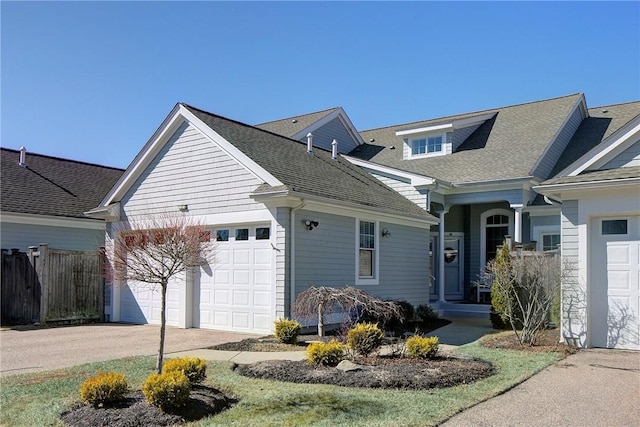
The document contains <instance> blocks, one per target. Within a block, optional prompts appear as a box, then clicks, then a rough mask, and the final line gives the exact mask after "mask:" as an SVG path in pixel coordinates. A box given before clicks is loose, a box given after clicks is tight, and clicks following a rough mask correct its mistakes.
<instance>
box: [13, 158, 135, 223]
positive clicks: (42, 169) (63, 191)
mask: <svg viewBox="0 0 640 427" xmlns="http://www.w3.org/2000/svg"><path fill="white" fill-rule="evenodd" d="M0 154H1V155H0V158H1V165H2V170H1V174H2V175H1V176H2V186H1V189H0V194H1V197H0V210H1V211H2V212H11V213H18V214H32V215H47V216H59V217H70V218H84V219H86V217H85V216H84V215H83V212H85V211H87V210H89V209H91V208H93V207H95V206H97V205H98V203H100V200H102V198H103V197H104V196H105V194H107V192H108V191H109V189H110V188H111V187H112V186H113V185H114V184H115V183H116V181H118V179H119V178H120V176H121V175H122V173H123V172H124V170H122V169H117V168H112V167H107V166H100V165H95V164H91V163H84V162H78V161H75V160H68V159H60V158H57V157H50V156H45V155H42V154H35V153H29V152H27V153H26V161H25V163H26V166H25V167H21V166H20V164H19V163H20V152H19V151H18V150H11V149H7V148H2V149H0Z"/></svg>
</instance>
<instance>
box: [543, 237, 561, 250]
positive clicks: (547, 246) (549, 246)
mask: <svg viewBox="0 0 640 427" xmlns="http://www.w3.org/2000/svg"><path fill="white" fill-rule="evenodd" d="M540 237H541V238H542V250H543V251H554V250H556V249H557V248H558V245H559V244H560V233H542V234H541V236H540Z"/></svg>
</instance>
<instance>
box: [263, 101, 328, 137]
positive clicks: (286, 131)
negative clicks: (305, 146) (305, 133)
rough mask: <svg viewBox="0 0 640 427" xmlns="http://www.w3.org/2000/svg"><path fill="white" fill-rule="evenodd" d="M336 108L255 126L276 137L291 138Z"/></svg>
mask: <svg viewBox="0 0 640 427" xmlns="http://www.w3.org/2000/svg"><path fill="white" fill-rule="evenodd" d="M337 109H338V107H334V108H329V109H327V110H322V111H316V112H315V113H309V114H303V115H301V116H294V117H287V118H286V119H280V120H274V121H272V122H266V123H261V124H259V125H256V127H257V128H260V129H263V130H266V131H269V132H273V133H277V134H278V135H283V136H288V137H292V136H293V135H295V134H296V133H298V132H300V131H301V130H303V129H305V128H307V127H309V126H311V125H312V124H314V123H315V122H317V121H318V120H320V119H321V118H323V117H325V116H327V115H329V114H331V113H332V112H334V111H335V110H337Z"/></svg>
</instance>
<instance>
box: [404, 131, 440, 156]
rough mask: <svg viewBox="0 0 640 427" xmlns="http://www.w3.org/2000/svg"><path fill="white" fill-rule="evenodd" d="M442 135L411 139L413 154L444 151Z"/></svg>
mask: <svg viewBox="0 0 640 427" xmlns="http://www.w3.org/2000/svg"><path fill="white" fill-rule="evenodd" d="M442 143H443V137H442V135H438V136H430V137H423V138H413V139H411V140H410V141H409V144H410V146H411V156H412V157H413V156H420V155H428V154H432V153H441V152H442Z"/></svg>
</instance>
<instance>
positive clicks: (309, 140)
mask: <svg viewBox="0 0 640 427" xmlns="http://www.w3.org/2000/svg"><path fill="white" fill-rule="evenodd" d="M307 153H309V154H313V134H312V133H311V132H309V133H308V134H307Z"/></svg>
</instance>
